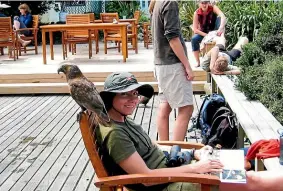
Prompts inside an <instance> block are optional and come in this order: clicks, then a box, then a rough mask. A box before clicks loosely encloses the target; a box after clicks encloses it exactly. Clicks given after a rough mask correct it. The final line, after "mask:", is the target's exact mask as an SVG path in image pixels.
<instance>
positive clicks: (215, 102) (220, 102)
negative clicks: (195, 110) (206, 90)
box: [196, 94, 225, 137]
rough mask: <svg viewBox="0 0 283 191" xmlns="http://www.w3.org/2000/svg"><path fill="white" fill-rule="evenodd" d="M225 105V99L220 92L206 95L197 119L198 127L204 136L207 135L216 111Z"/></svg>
mask: <svg viewBox="0 0 283 191" xmlns="http://www.w3.org/2000/svg"><path fill="white" fill-rule="evenodd" d="M223 106H225V99H224V97H223V96H221V95H219V94H211V95H207V96H205V97H204V100H203V103H202V105H201V108H200V110H199V114H198V117H197V120H196V128H197V129H200V130H201V135H202V137H205V136H207V133H208V131H209V130H210V129H211V126H212V122H213V117H214V115H215V113H216V111H217V110H218V109H219V108H220V107H223Z"/></svg>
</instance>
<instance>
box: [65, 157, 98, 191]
mask: <svg viewBox="0 0 283 191" xmlns="http://www.w3.org/2000/svg"><path fill="white" fill-rule="evenodd" d="M94 176H95V172H94V169H93V167H92V164H91V162H90V161H89V162H88V164H87V166H86V168H85V171H84V172H83V174H82V176H81V178H80V180H79V182H78V183H77V185H76V187H75V189H74V190H75V191H99V189H98V188H96V187H95V186H94ZM66 191H68V190H66Z"/></svg>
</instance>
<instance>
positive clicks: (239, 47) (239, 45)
mask: <svg viewBox="0 0 283 191" xmlns="http://www.w3.org/2000/svg"><path fill="white" fill-rule="evenodd" d="M248 43H249V39H248V38H247V37H240V38H239V40H238V42H237V44H236V45H235V46H234V48H233V49H237V50H239V51H241V52H242V48H243V46H244V45H245V44H248Z"/></svg>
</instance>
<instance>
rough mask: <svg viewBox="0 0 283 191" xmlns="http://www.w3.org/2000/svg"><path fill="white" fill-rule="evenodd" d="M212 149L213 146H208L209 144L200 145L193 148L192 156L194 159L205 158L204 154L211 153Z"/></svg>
mask: <svg viewBox="0 0 283 191" xmlns="http://www.w3.org/2000/svg"><path fill="white" fill-rule="evenodd" d="M212 151H213V148H212V147H211V146H209V145H206V146H204V147H202V148H201V149H199V150H195V154H194V158H195V159H196V160H202V159H204V158H205V156H206V155H207V154H208V153H211V152H212Z"/></svg>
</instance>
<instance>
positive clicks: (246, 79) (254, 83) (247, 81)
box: [236, 65, 264, 100]
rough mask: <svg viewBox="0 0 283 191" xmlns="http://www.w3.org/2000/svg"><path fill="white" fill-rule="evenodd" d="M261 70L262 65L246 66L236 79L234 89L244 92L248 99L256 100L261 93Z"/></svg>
mask: <svg viewBox="0 0 283 191" xmlns="http://www.w3.org/2000/svg"><path fill="white" fill-rule="evenodd" d="M263 68H264V66H263V65H257V66H253V67H252V66H247V67H246V68H245V69H244V70H243V71H242V73H241V75H239V77H238V82H237V84H236V87H237V88H238V89H239V90H240V91H242V92H244V94H245V95H246V96H247V98H248V99H251V100H258V99H259V97H260V95H261V93H262V86H263V83H262V81H263V79H262V76H263V75H264V71H263Z"/></svg>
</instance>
